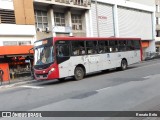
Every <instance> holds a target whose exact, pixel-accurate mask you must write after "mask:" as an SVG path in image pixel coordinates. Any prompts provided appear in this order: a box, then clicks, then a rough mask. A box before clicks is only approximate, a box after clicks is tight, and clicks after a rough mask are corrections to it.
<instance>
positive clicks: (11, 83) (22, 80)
mask: <svg viewBox="0 0 160 120" xmlns="http://www.w3.org/2000/svg"><path fill="white" fill-rule="evenodd" d="M35 81H36V80H34V79H32V78H31V77H21V78H19V79H14V80H10V81H4V82H2V84H1V83H0V88H8V87H13V86H18V85H24V84H27V83H32V82H35Z"/></svg>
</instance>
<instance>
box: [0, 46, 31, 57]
mask: <svg viewBox="0 0 160 120" xmlns="http://www.w3.org/2000/svg"><path fill="white" fill-rule="evenodd" d="M31 48H33V46H32V45H24V46H0V55H18V54H29V50H30V49H31ZM31 53H33V51H31Z"/></svg>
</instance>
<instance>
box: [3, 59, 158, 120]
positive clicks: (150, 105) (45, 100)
mask: <svg viewBox="0 0 160 120" xmlns="http://www.w3.org/2000/svg"><path fill="white" fill-rule="evenodd" d="M159 91H160V59H156V60H152V61H146V62H143V63H139V64H134V65H132V66H129V68H128V69H127V70H125V71H116V70H113V71H109V72H105V73H103V72H99V73H95V74H91V75H88V76H87V77H86V78H85V79H83V80H80V81H74V80H73V79H68V80H66V81H65V82H59V81H57V80H54V81H38V82H34V83H31V84H26V85H21V86H16V87H13V88H9V89H5V90H0V110H1V111H30V110H32V111H150V110H153V111H154V110H155V111H159V110H160V92H159ZM7 119H8V118H7ZM48 119H51V120H52V119H53V118H48ZM54 119H58V120H59V119H60V120H61V119H64V120H65V119H66V118H54ZM68 119H69V120H70V119H73V120H75V118H68ZM76 119H81V118H76ZM88 119H91V120H108V119H116V120H119V118H102V117H101V118H83V120H88ZM121 119H127V120H128V119H132V120H134V119H135V118H121ZM136 119H138V118H136ZM145 119H147V120H148V118H145ZM150 119H151V120H152V119H153V120H156V119H157V118H150ZM16 120H17V118H16Z"/></svg>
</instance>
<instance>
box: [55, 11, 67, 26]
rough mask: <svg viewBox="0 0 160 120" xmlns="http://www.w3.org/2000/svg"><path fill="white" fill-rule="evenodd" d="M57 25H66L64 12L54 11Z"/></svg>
mask: <svg viewBox="0 0 160 120" xmlns="http://www.w3.org/2000/svg"><path fill="white" fill-rule="evenodd" d="M54 22H55V26H65V15H64V13H58V12H55V13H54Z"/></svg>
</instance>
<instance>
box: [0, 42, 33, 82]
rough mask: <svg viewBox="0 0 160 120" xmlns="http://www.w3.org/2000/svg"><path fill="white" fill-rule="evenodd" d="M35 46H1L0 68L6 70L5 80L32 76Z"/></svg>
mask: <svg viewBox="0 0 160 120" xmlns="http://www.w3.org/2000/svg"><path fill="white" fill-rule="evenodd" d="M32 47H33V46H31V45H28V46H2V47H0V68H1V69H2V70H3V71H4V76H3V78H4V79H3V80H4V81H8V80H14V79H21V78H22V77H28V76H31V69H32V64H33V52H32V53H29V49H31V48H32Z"/></svg>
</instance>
